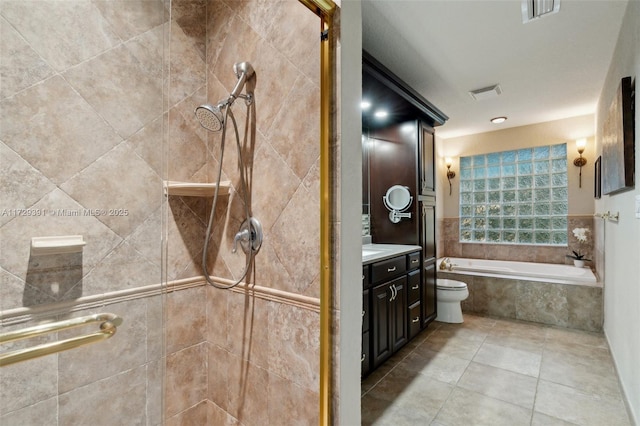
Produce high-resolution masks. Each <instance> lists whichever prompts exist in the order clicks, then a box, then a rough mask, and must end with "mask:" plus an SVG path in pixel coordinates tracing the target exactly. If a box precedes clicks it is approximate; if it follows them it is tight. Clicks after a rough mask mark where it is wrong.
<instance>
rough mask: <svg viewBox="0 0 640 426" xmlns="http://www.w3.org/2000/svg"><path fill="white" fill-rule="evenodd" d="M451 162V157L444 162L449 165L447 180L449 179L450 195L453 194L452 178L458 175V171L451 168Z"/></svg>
mask: <svg viewBox="0 0 640 426" xmlns="http://www.w3.org/2000/svg"><path fill="white" fill-rule="evenodd" d="M451 163H452V161H451V158H450V157H446V158H445V159H444V164H445V165H446V166H447V180H448V181H449V195H451V179H453V178H454V177H456V172H454V171H453V170H451Z"/></svg>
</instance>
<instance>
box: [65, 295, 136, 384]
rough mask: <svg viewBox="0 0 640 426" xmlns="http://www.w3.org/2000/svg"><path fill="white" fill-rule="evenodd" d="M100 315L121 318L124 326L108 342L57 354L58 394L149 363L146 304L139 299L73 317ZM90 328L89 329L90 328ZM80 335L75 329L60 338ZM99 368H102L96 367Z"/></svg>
mask: <svg viewBox="0 0 640 426" xmlns="http://www.w3.org/2000/svg"><path fill="white" fill-rule="evenodd" d="M98 312H111V313H114V314H116V315H118V316H120V317H121V318H122V319H123V322H122V325H120V326H119V327H118V331H117V332H116V334H115V335H113V336H112V337H111V338H109V339H108V340H105V341H103V342H99V343H96V344H93V345H88V346H83V347H79V348H76V349H74V350H71V351H65V352H61V353H60V354H59V355H58V391H59V392H60V393H61V394H62V393H65V392H70V391H73V390H74V389H76V388H80V387H82V386H85V385H87V384H90V383H93V382H96V381H99V380H100V379H104V378H107V377H110V376H115V375H117V374H119V373H122V372H124V371H127V370H130V369H133V368H136V367H139V366H141V365H144V364H145V363H146V361H147V354H146V349H147V345H146V335H147V329H148V326H147V320H146V314H147V308H146V303H145V301H144V300H141V299H138V300H132V301H130V302H123V303H117V304H114V305H110V306H108V307H105V308H101V309H97V310H92V311H90V312H77V313H74V315H73V317H80V316H83V315H88V314H90V313H98ZM94 327H96V325H94ZM88 329H89V330H90V327H88ZM91 331H93V330H91ZM86 332H87V333H88V332H89V331H88V330H87V331H86ZM80 333H81V332H79V331H78V330H77V329H73V330H68V331H63V332H60V333H59V336H60V338H61V339H62V338H70V337H73V336H78V335H80ZM87 360H91V362H87ZM96 365H98V366H100V368H96ZM145 380H146V379H145Z"/></svg>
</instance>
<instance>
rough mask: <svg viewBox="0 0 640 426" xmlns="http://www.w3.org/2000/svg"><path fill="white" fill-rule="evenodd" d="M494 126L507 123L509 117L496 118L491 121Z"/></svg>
mask: <svg viewBox="0 0 640 426" xmlns="http://www.w3.org/2000/svg"><path fill="white" fill-rule="evenodd" d="M490 121H491V122H492V123H493V124H500V123H504V122H505V121H507V117H494V118H492V119H491V120H490Z"/></svg>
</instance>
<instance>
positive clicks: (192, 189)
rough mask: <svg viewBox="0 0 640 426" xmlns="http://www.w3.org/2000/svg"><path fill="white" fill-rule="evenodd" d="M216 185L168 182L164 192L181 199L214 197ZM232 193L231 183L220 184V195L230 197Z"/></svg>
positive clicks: (226, 181)
mask: <svg viewBox="0 0 640 426" xmlns="http://www.w3.org/2000/svg"><path fill="white" fill-rule="evenodd" d="M216 186H218V185H217V184H215V183H197V182H176V181H171V180H167V181H165V182H164V192H165V194H166V195H177V196H180V197H213V195H214V194H215V192H216ZM230 191H231V181H228V180H225V181H222V182H220V190H219V192H218V195H228V194H229V192H230Z"/></svg>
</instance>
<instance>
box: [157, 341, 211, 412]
mask: <svg viewBox="0 0 640 426" xmlns="http://www.w3.org/2000/svg"><path fill="white" fill-rule="evenodd" d="M166 365H167V367H166V376H165V381H164V386H165V395H164V410H165V415H166V416H167V417H172V416H175V415H176V414H178V413H180V412H182V411H184V410H186V409H187V408H189V407H192V406H194V405H195V404H197V403H199V402H201V401H203V400H204V399H205V398H206V393H207V345H206V343H202V344H199V345H196V346H191V347H189V348H186V349H183V350H181V351H179V352H176V353H173V354H170V355H168V356H167V364H166Z"/></svg>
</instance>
